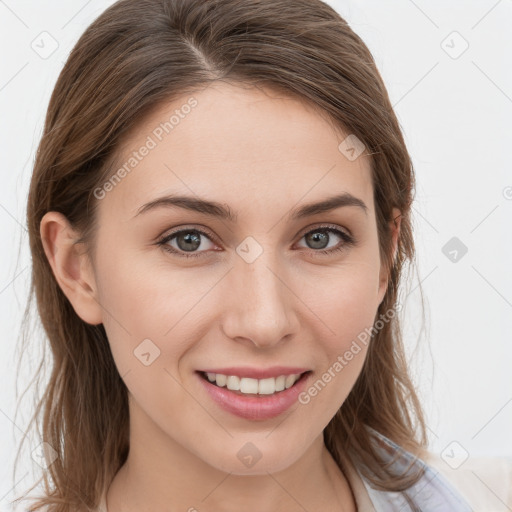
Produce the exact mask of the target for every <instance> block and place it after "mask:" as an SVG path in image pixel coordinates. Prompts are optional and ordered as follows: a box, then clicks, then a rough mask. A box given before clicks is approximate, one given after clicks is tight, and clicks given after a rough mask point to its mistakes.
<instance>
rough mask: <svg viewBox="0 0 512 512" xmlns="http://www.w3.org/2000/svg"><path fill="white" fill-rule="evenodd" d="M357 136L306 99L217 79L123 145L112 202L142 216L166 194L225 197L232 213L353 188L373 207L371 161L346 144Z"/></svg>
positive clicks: (158, 113)
mask: <svg viewBox="0 0 512 512" xmlns="http://www.w3.org/2000/svg"><path fill="white" fill-rule="evenodd" d="M348 135H349V133H344V132H343V131H341V130H340V129H335V128H334V127H333V125H332V123H331V122H329V121H328V120H327V119H326V116H325V115H321V113H320V112H319V111H318V110H317V109H315V108H314V107H312V106H311V105H310V104H308V103H306V102H304V101H301V100H300V99H298V98H294V97H290V96H286V95H284V94H283V93H278V92H276V91H275V90H269V89H265V90H260V89H257V88H248V87H246V86H245V87H241V86H238V85H233V84H226V83H213V84H211V85H210V86H208V87H207V88H205V89H203V90H200V91H198V92H195V93H191V94H187V95H183V96H182V97H180V98H177V99H175V100H174V101H172V102H170V103H166V104H162V105H160V106H159V107H158V108H156V109H155V110H154V111H153V112H151V114H149V115H148V116H147V117H146V118H145V119H144V120H143V122H141V123H139V124H138V125H137V126H136V127H134V129H133V130H132V131H131V133H130V136H129V137H128V138H127V139H126V140H125V141H124V143H123V144H122V146H121V147H120V151H119V157H118V160H117V162H116V165H115V166H114V171H116V170H119V169H124V172H121V173H119V172H118V175H119V174H121V175H122V179H120V180H116V182H115V185H114V186H113V187H110V189H109V190H110V191H109V192H108V194H107V197H106V199H107V200H106V201H101V203H103V204H102V206H101V208H106V207H107V205H110V206H111V207H115V208H116V211H117V212H120V211H122V212H123V216H124V217H125V218H128V217H132V216H133V215H135V213H136V211H137V209H138V208H139V207H140V206H141V205H142V204H144V203H145V202H147V201H150V200H151V199H154V198H155V197H157V196H161V195H162V194H165V193H180V194H181V193H186V194H188V195H197V196H201V197H208V198H211V199H214V200H221V201H222V202H225V203H227V204H229V205H232V206H233V210H235V211H237V212H238V211H239V210H244V211H249V210H250V209H251V208H252V209H256V210H257V209H263V210H264V209H266V208H268V205H269V204H277V205H279V204H282V205H284V204H286V205H288V206H289V207H290V206H292V205H293V204H295V203H297V202H298V201H300V200H301V198H303V199H304V202H310V201H313V200H316V199H318V198H320V199H322V198H324V197H325V196H326V195H329V196H332V195H333V194H334V193H343V192H348V193H351V194H353V195H355V196H356V197H360V198H361V199H363V200H364V201H365V203H366V204H367V206H368V208H369V210H370V211H371V210H372V209H373V201H372V196H373V192H372V180H371V167H370V159H369V157H368V156H366V155H364V154H363V155H361V156H359V157H358V158H356V159H355V160H351V159H348V158H347V157H346V156H345V154H344V153H343V152H342V151H340V149H339V148H338V146H339V144H340V142H342V141H343V139H344V138H345V137H347V136H348Z"/></svg>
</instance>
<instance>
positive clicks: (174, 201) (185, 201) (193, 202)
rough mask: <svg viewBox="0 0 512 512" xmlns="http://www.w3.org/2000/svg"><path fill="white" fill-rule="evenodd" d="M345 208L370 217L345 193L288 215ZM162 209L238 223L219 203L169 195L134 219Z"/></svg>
mask: <svg viewBox="0 0 512 512" xmlns="http://www.w3.org/2000/svg"><path fill="white" fill-rule="evenodd" d="M344 206H356V207H358V208H360V209H362V210H363V212H364V213H365V215H368V207H367V206H366V204H365V203H364V201H362V200H361V199H359V198H357V197H355V196H353V195H352V194H349V193H348V192H344V193H342V194H338V195H336V196H332V197H329V198H327V199H324V200H322V201H319V202H316V203H308V204H305V205H302V206H300V207H299V208H295V209H293V210H292V211H291V212H290V213H289V214H288V218H289V219H290V220H298V219H303V218H305V217H310V216H313V215H317V214H319V213H325V212H328V211H331V210H335V209H337V208H341V207H344ZM162 207H165V208H183V209H186V210H190V211H193V212H197V213H202V214H204V215H208V216H210V217H217V218H219V219H223V220H226V221H229V222H232V223H236V221H237V218H238V214H236V213H235V212H233V211H232V210H231V208H229V206H228V205H225V204H222V203H218V202H216V201H208V200H206V199H201V198H198V197H191V196H178V195H167V196H163V197H159V198H157V199H154V200H153V201H150V202H149V203H146V204H144V205H143V206H141V207H140V208H139V209H138V211H137V213H136V214H135V215H134V217H137V216H138V215H141V214H143V213H146V212H148V211H151V210H154V209H156V208H162Z"/></svg>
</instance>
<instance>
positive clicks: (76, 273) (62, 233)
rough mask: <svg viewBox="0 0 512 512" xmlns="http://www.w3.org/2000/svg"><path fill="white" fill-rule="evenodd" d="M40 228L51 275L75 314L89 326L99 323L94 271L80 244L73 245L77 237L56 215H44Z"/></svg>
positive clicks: (63, 220) (64, 219) (62, 217)
mask: <svg viewBox="0 0 512 512" xmlns="http://www.w3.org/2000/svg"><path fill="white" fill-rule="evenodd" d="M39 229H40V235H41V241H42V244H43V248H44V252H45V254H46V258H47V259H48V262H49V264H50V266H51V268H52V271H53V275H54V276H55V279H56V281H57V283H58V285H59V287H60V288H61V290H62V292H63V293H64V294H65V295H66V297H67V298H68V300H69V301H70V303H71V305H72V306H73V309H74V310H75V312H76V314H77V315H78V316H79V317H80V318H81V319H82V320H83V321H84V322H87V323H88V324H92V325H97V324H101V323H102V321H103V320H102V316H101V306H100V305H99V302H98V300H97V297H96V293H97V291H96V290H97V289H96V283H95V279H94V273H93V269H92V266H91V264H90V261H89V258H88V257H87V255H86V254H85V251H84V250H83V247H81V244H75V242H76V240H78V238H79V236H78V234H77V233H76V232H75V231H74V230H73V228H72V227H71V225H70V224H69V221H68V220H67V218H66V217H65V216H64V215H62V214H61V213H58V212H48V213H46V214H45V215H44V217H43V218H42V219H41V224H40V228H39Z"/></svg>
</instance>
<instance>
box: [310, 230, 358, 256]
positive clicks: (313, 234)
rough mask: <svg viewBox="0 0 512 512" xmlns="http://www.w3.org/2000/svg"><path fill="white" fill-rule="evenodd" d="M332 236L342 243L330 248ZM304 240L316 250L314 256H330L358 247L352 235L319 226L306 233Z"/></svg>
mask: <svg viewBox="0 0 512 512" xmlns="http://www.w3.org/2000/svg"><path fill="white" fill-rule="evenodd" d="M332 234H334V235H336V236H335V238H336V237H338V238H340V239H341V242H338V243H337V244H336V243H335V244H334V246H333V245H331V246H329V244H330V242H331V239H332V238H333V237H332ZM302 238H304V239H305V240H306V242H307V243H308V244H309V245H310V246H311V247H310V248H312V249H314V251H313V254H315V256H316V255H317V254H318V255H329V254H333V253H335V252H338V251H343V250H345V249H348V248H349V247H352V246H354V245H356V240H355V238H354V237H353V236H352V235H349V234H348V233H346V232H345V231H341V230H340V229H338V228H335V227H333V226H319V227H317V228H315V229H313V230H311V231H308V232H307V233H305V234H304V235H303V236H302Z"/></svg>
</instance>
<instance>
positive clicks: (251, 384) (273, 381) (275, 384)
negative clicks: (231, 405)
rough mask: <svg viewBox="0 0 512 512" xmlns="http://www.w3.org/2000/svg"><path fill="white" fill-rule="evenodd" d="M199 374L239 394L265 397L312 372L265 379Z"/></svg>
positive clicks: (208, 380)
mask: <svg viewBox="0 0 512 512" xmlns="http://www.w3.org/2000/svg"><path fill="white" fill-rule="evenodd" d="M198 373H199V375H200V376H201V377H202V378H203V379H204V380H206V381H207V382H209V383H210V384H212V385H214V386H217V387H219V388H226V389H228V390H229V391H231V392H232V393H234V394H236V395H239V396H248V397H249V396H252V397H260V398H263V397H267V396H273V395H278V394H280V393H282V392H283V391H286V390H288V389H290V388H291V387H293V386H295V385H296V384H297V382H299V381H301V380H303V379H304V378H305V377H306V376H307V375H309V374H310V373H312V372H311V371H310V370H309V371H306V372H303V373H298V374H291V375H280V376H278V377H275V378H274V377H270V378H267V379H251V378H247V377H238V376H234V375H223V374H215V373H205V372H198Z"/></svg>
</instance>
